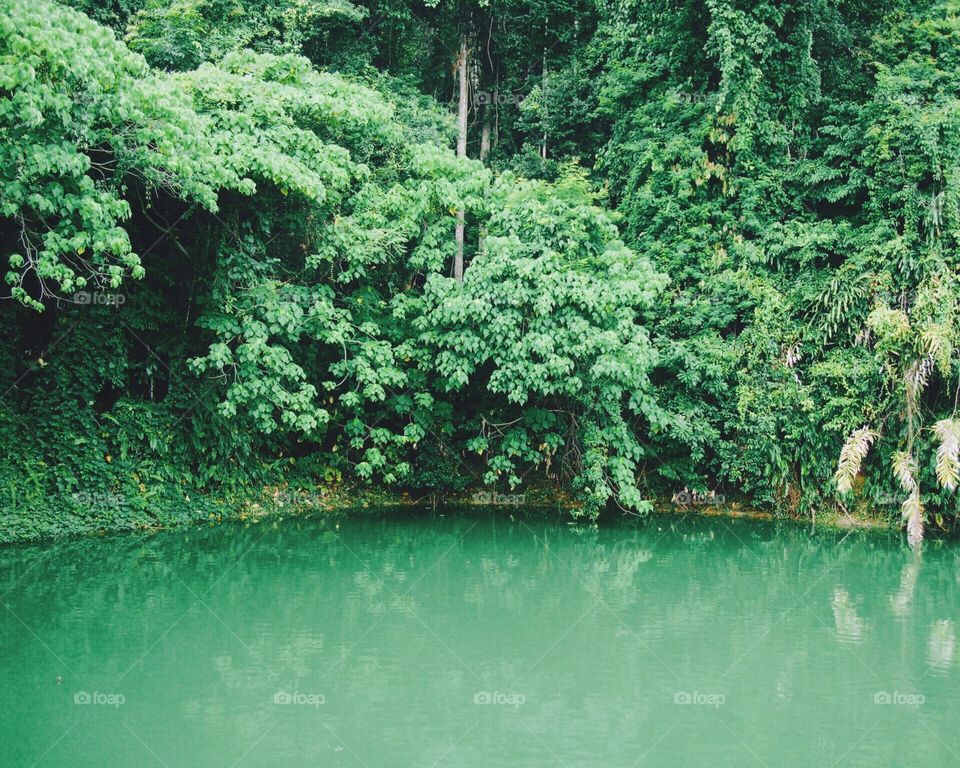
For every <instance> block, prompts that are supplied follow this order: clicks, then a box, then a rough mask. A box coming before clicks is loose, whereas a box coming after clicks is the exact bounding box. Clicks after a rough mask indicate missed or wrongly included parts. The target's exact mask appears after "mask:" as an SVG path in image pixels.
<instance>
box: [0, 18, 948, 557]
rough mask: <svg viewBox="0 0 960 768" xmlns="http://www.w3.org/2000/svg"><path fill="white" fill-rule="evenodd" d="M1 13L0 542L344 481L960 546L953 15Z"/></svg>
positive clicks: (202, 510)
mask: <svg viewBox="0 0 960 768" xmlns="http://www.w3.org/2000/svg"><path fill="white" fill-rule="evenodd" d="M0 4H2V5H3V10H4V12H3V15H2V17H0V155H2V162H0V175H2V184H0V231H2V234H3V242H4V244H5V246H6V253H5V254H4V257H5V258H6V259H7V264H8V266H7V272H6V294H5V295H6V298H7V300H6V301H4V302H3V304H2V306H0V324H2V326H3V330H4V343H3V345H2V346H0V350H2V356H3V362H4V365H3V367H2V372H0V392H2V401H0V406H2V410H0V431H2V435H3V439H4V444H5V445H6V446H7V449H6V451H5V453H4V460H3V462H2V464H0V483H2V491H0V492H2V494H3V508H4V510H5V511H4V514H3V516H2V519H3V523H2V526H0V537H4V538H10V537H16V536H30V535H38V534H45V533H57V532H62V531H71V530H83V529H87V528H97V527H123V526H134V525H148V524H151V523H155V522H157V523H167V522H174V521H177V520H182V519H190V518H196V517H198V516H205V515H207V514H217V513H219V511H221V510H222V509H223V508H224V507H225V506H229V505H230V504H232V503H234V502H235V500H236V499H238V498H242V497H244V496H248V495H250V494H252V493H255V492H259V489H262V488H263V487H265V486H268V485H273V484H278V485H280V486H283V487H285V486H286V485H287V484H290V486H291V487H293V486H298V487H305V486H308V487H311V488H313V487H315V486H316V485H317V484H323V483H336V482H340V481H358V482H366V483H372V484H374V485H375V486H377V487H387V488H396V489H401V488H406V489H412V490H415V491H422V492H423V493H441V494H442V493H445V492H449V491H457V490H463V489H465V488H468V487H479V486H481V485H484V486H487V487H489V488H492V489H497V490H499V491H500V492H503V493H513V492H515V491H519V490H522V489H523V488H525V487H527V486H529V484H530V483H543V482H549V483H555V484H557V485H559V486H562V487H566V488H569V489H570V490H572V491H573V492H574V494H575V496H576V498H577V499H578V500H579V502H580V505H581V507H580V509H581V510H582V513H583V514H586V515H589V516H596V515H597V514H599V513H600V512H601V511H602V510H604V509H608V510H615V509H618V508H619V509H622V510H627V511H632V512H640V513H642V512H644V511H646V510H647V509H649V508H650V503H651V501H652V500H654V499H657V498H670V497H671V496H672V495H673V494H675V493H677V492H678V491H680V490H681V489H685V488H686V489H692V490H693V491H694V492H695V494H698V496H697V497H698V498H713V497H709V496H707V497H704V496H703V494H704V493H706V492H710V491H713V492H717V493H719V494H720V495H723V496H725V497H726V498H727V499H733V498H742V499H744V500H746V501H748V502H749V503H751V504H753V505H757V506H772V507H777V508H783V507H789V508H790V509H793V510H795V511H798V512H808V511H812V510H815V509H817V508H820V507H823V506H824V505H831V506H833V505H839V506H841V508H845V507H850V505H852V504H860V503H864V502H865V503H868V504H870V505H871V507H873V508H874V509H877V510H879V512H880V514H886V513H887V512H888V511H889V513H890V514H895V513H896V511H897V509H898V508H900V507H901V506H902V511H903V514H904V516H905V519H906V521H907V523H908V527H909V529H910V531H911V535H912V536H913V538H914V539H916V538H918V537H919V536H920V535H922V528H923V523H924V521H926V522H927V524H928V525H929V524H930V522H931V521H933V522H936V523H937V524H939V525H943V526H946V525H949V524H950V523H951V521H952V520H953V518H954V517H955V515H956V512H957V511H958V508H957V503H956V494H955V491H954V489H955V487H956V485H957V484H958V483H960V477H958V475H960V457H958V453H960V421H958V420H956V419H955V414H956V408H957V394H956V393H957V391H958V387H957V382H958V378H960V360H958V357H957V351H956V346H957V339H958V334H960V313H958V301H957V298H958V289H960V286H958V280H957V266H958V265H957V257H956V255H955V253H956V249H957V244H958V243H957V241H958V237H960V229H958V227H960V200H958V195H957V190H958V186H957V182H958V181H960V179H958V175H960V98H958V94H960V66H958V65H960V3H957V2H895V3H893V4H889V3H888V4H880V3H874V4H866V3H863V2H846V0H789V1H788V2H782V3H776V4H769V3H764V2H754V1H752V0H749V1H748V0H742V1H740V0H708V2H706V3H696V2H687V1H685V0H674V1H673V2H662V1H660V0H625V2H621V3H616V4H608V3H604V2H593V1H592V0H578V2H562V1H560V0H538V1H537V2H533V0H516V2H505V1H503V0H497V1H494V0H490V2H484V3H480V4H475V3H459V4H450V3H441V2H431V3H426V4H422V5H421V4H416V3H413V4H411V3H408V2H406V0H388V1H384V2H381V1H380V0H368V2H362V3H357V4H352V3H350V2H348V1H347V0H317V2H312V1H307V2H303V1H301V0H235V1H232V2H230V3H227V2H222V1H221V0H123V2H119V3H118V2H112V3H107V2H104V1H103V0H74V2H72V3H71V5H73V6H74V7H73V8H69V7H67V6H64V5H60V4H57V3H55V2H52V1H51V0H36V2H27V0H0ZM461 45H463V46H464V48H465V49H466V50H467V65H466V68H467V71H468V74H469V82H470V92H471V94H472V98H471V109H470V113H469V121H468V125H467V157H458V156H456V155H455V153H454V152H453V151H452V146H453V144H454V139H455V137H456V126H455V125H454V122H453V113H454V112H455V111H456V99H457V92H458V91H457V83H456V71H455V70H456V66H455V65H456V62H457V57H458V53H457V51H458V49H459V48H460V46H461ZM458 212H462V213H463V218H464V220H465V233H466V234H465V244H466V248H465V257H466V258H465V261H466V265H467V268H466V271H465V274H464V279H463V282H458V281H457V280H455V279H454V278H453V277H452V276H451V275H452V274H453V272H452V265H453V261H454V257H455V252H456V248H457V246H456V242H455V237H454V233H455V227H456V222H457V217H458ZM838 460H840V461H839V465H838Z"/></svg>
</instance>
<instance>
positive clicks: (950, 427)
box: [933, 419, 960, 491]
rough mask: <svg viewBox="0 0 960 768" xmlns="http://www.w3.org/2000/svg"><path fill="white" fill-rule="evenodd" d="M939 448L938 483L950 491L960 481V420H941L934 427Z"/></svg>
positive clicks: (954, 488)
mask: <svg viewBox="0 0 960 768" xmlns="http://www.w3.org/2000/svg"><path fill="white" fill-rule="evenodd" d="M933 432H934V434H935V435H936V436H937V439H938V440H939V441H940V445H939V446H937V482H939V483H940V485H942V486H943V487H944V488H946V489H947V490H948V491H953V490H956V487H957V482H958V481H960V420H957V419H941V420H940V421H938V422H937V423H936V424H934V425H933Z"/></svg>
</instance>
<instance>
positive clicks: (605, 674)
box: [0, 513, 960, 768]
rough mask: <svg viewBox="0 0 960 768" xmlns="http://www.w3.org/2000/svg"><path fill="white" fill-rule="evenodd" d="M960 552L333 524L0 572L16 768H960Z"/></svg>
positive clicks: (45, 560) (10, 749)
mask: <svg viewBox="0 0 960 768" xmlns="http://www.w3.org/2000/svg"><path fill="white" fill-rule="evenodd" d="M958 577H960V548H958V547H956V546H954V545H953V544H950V543H937V542H928V543H927V544H926V545H925V546H924V548H923V550H922V552H919V553H916V552H912V551H911V550H910V549H909V548H907V547H906V546H905V545H904V544H903V542H902V540H901V539H900V538H899V537H898V536H892V535H885V534H876V533H872V534H867V533H852V534H844V533H832V532H826V533H825V532H823V531H817V532H811V531H809V530H807V529H805V528H801V527H797V526H775V525H772V524H766V523H757V522H750V521H732V520H721V519H717V518H710V519H707V518H693V517H689V518H680V517H652V518H649V519H646V520H637V521H635V522H630V523H627V524H623V525H620V526H616V527H602V528H600V529H599V530H596V529H592V528H584V527H578V526H571V525H567V524H564V523H562V522H557V521H542V520H541V521H529V520H527V521H522V520H520V519H517V520H513V519H510V517H509V515H506V516H503V515H500V516H490V515H481V514H469V515H461V514H454V513H448V514H446V515H439V514H437V515H433V516H429V517H413V518H412V517H409V516H407V517H395V516H386V517H382V518H375V519H374V518H371V517H362V518H346V519H341V520H339V522H337V521H335V520H333V519H331V518H329V517H317V518H297V519H287V520H283V521H262V522H260V523H259V524H246V525H243V524H229V525H227V524H225V525H222V526H216V527H211V528H193V529H183V530H178V531H169V532H163V533H158V534H153V535H148V534H128V535H117V536H109V537H92V538H84V539H74V540H69V541H64V542H60V543H54V544H43V545H37V546H17V547H7V548H3V549H0V594H2V601H0V602H2V609H0V610H2V614H0V615H2V620H0V680H2V685H0V711H2V717H0V765H3V766H33V765H37V766H71V768H72V767H74V766H97V767H98V768H104V767H110V766H125V767H126V766H134V767H136V768H139V767H140V766H161V767H163V766H167V767H168V768H175V767H177V766H190V767H192V766H203V767H206V766H222V767H223V768H233V766H238V767H239V766H260V767H264V768H271V767H272V766H278V767H279V766H282V767H283V768H294V767H295V766H360V767H361V768H363V767H364V766H365V767H366V768H377V767H379V766H389V767H391V768H392V767H393V766H397V767H399V768H406V767H407V766H410V767H413V766H423V767H424V768H431V767H436V768H440V767H442V766H469V767H474V766H476V767H477V768H499V767H500V766H504V767H506V766H511V767H516V766H557V767H558V768H564V767H567V766H568V767H569V768H574V767H581V766H597V767H598V768H601V767H602V768H618V767H620V766H623V767H625V768H629V767H631V766H671V768H673V767H675V766H711V767H712V768H715V767H716V766H752V765H756V766H770V767H771V768H774V767H779V766H805V767H806V766H826V767H827V768H830V767H831V766H870V768H875V767H877V766H912V767H914V766H948V765H958V764H960V722H958V721H960V684H958V683H960V669H958V662H960V658H958V657H960V653H958V651H957V648H956V634H957V632H958V625H960V583H958Z"/></svg>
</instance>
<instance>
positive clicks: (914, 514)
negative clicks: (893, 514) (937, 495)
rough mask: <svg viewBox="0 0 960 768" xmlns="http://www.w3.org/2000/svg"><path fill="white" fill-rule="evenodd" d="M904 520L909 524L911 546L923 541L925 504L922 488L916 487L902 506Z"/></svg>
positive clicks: (908, 536)
mask: <svg viewBox="0 0 960 768" xmlns="http://www.w3.org/2000/svg"><path fill="white" fill-rule="evenodd" d="M900 510H901V512H902V513H903V521H904V522H905V523H906V524H907V541H908V542H909V543H910V546H911V547H915V546H917V545H918V544H919V543H920V542H921V541H923V504H922V503H921V502H920V490H919V489H918V488H914V490H913V492H912V493H911V494H910V495H909V496H907V498H906V500H905V501H904V502H903V506H901V507H900Z"/></svg>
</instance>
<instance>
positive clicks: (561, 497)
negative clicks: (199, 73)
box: [0, 486, 899, 546]
mask: <svg viewBox="0 0 960 768" xmlns="http://www.w3.org/2000/svg"><path fill="white" fill-rule="evenodd" d="M186 502H187V503H189V504H192V506H190V507H189V508H187V509H185V510H184V512H183V513H182V514H180V515H177V516H170V515H168V516H166V518H159V517H157V518H154V519H150V513H149V512H146V513H144V514H143V516H142V518H141V519H136V520H128V521H123V522H114V524H112V525H110V524H108V523H109V520H102V521H98V519H97V518H93V519H90V520H89V521H88V522H89V525H84V526H82V527H77V528H74V529H70V528H62V529H61V530H49V529H48V530H44V529H43V527H42V525H43V522H44V521H42V520H41V521H40V522H39V529H37V528H36V526H37V525H38V521H37V520H35V519H29V520H28V519H24V520H22V521H20V522H21V523H22V524H21V525H17V524H15V523H8V522H7V520H4V521H3V524H2V525H0V546H12V545H17V544H37V543H40V542H52V541H61V540H64V539H70V538H75V537H83V536H103V535H108V534H116V533H127V532H129V533H136V532H150V531H167V530H175V529H178V528H186V527H189V526H195V525H201V524H204V523H207V524H217V523H221V522H230V521H237V522H254V523H256V522H259V521H260V520H264V519H275V520H278V521H279V520H282V519H283V518H285V517H297V516H300V515H305V514H314V513H325V514H331V515H334V514H351V513H354V514H356V513H367V512H375V511H376V510H384V511H397V510H402V509H409V510H411V511H413V510H417V511H427V510H439V509H452V510H456V509H490V510H499V511H500V512H504V511H509V512H519V513H520V514H526V513H530V514H541V515H542V514H556V515H558V516H561V517H565V518H566V522H571V523H583V524H588V525H604V524H609V523H610V521H611V520H612V519H613V518H612V517H611V516H609V515H608V516H602V517H601V519H600V520H596V521H594V520H588V519H584V518H580V519H577V518H576V517H575V515H574V513H575V511H576V509H577V508H578V505H577V504H576V502H575V501H574V500H573V499H572V498H571V497H570V496H569V495H568V494H567V493H565V492H563V491H558V490H556V489H543V488H538V489H533V490H532V491H530V492H528V493H525V494H522V495H519V494H518V495H509V494H500V493H495V492H493V491H488V490H485V489H480V490H475V491H470V492H464V493H454V494H445V495H440V494H425V495H419V496H418V495H416V494H413V493H411V492H410V491H388V490H384V489H369V488H357V487H346V486H335V487H329V486H328V487H317V488H314V489H312V490H307V489H297V490H292V491H291V490H289V489H288V488H283V487H277V486H273V487H271V486H268V487H265V488H263V489H262V490H261V491H260V493H259V494H257V495H249V496H236V497H233V498H228V499H223V498H221V499H214V498H212V497H202V498H198V499H196V501H195V502H191V500H190V499H189V497H187V499H186ZM46 514H51V513H50V512H49V511H47V512H46ZM649 515H657V516H663V517H670V516H686V515H697V516H702V517H720V518H727V519H740V520H758V521H765V522H787V523H794V524H798V525H810V526H812V527H813V528H814V529H817V530H823V531H854V530H857V531H879V532H887V533H889V532H895V531H897V530H898V529H899V526H897V525H896V524H895V523H894V522H893V521H892V520H890V519H889V518H883V517H878V516H871V515H869V514H866V513H865V512H857V513H854V514H851V513H844V512H842V511H838V510H832V511H824V512H823V513H822V514H817V515H815V516H812V517H810V516H798V515H796V514H792V513H788V512H780V513H778V512H777V511H770V510H762V509H755V508H752V507H749V506H746V505H743V504H740V503H739V502H733V503H729V504H722V505H721V504H676V503H671V502H670V501H668V500H666V499H664V500H659V501H655V502H654V503H653V510H652V512H650V513H648V514H645V515H637V516H636V517H637V518H639V519H643V518H646V517H648V516H649ZM8 516H11V517H12V516H13V515H12V513H9V512H5V513H4V517H8ZM619 517H621V518H623V517H628V516H627V515H620V516H619ZM47 522H48V523H49V527H50V528H52V527H53V525H54V523H53V522H49V521H47ZM58 522H59V521H58ZM67 522H68V523H69V522H70V520H69V518H68V519H67ZM28 524H33V525H34V526H35V530H36V532H32V531H29V530H26V528H27V526H28Z"/></svg>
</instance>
